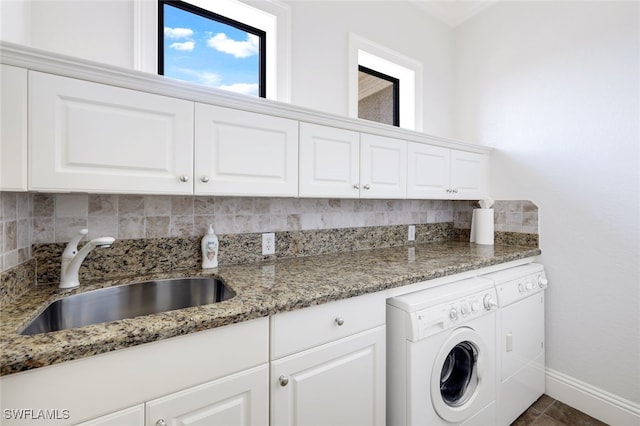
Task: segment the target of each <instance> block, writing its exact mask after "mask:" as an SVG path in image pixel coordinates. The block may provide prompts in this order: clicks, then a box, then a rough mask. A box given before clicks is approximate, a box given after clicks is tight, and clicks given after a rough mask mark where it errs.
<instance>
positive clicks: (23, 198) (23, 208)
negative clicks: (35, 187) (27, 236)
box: [16, 193, 33, 219]
mask: <svg viewBox="0 0 640 426" xmlns="http://www.w3.org/2000/svg"><path fill="white" fill-rule="evenodd" d="M31 199H32V197H31V194H28V193H17V194H16V219H29V218H30V217H31V216H32V215H33V209H32V203H31Z"/></svg>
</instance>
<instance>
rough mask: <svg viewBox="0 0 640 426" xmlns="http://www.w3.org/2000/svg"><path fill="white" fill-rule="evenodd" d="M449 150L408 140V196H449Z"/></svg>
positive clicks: (435, 197) (436, 197) (439, 197)
mask: <svg viewBox="0 0 640 426" xmlns="http://www.w3.org/2000/svg"><path fill="white" fill-rule="evenodd" d="M450 152H451V150H449V149H448V148H442V147H439V146H431V145H425V144H421V143H415V142H409V146H408V160H407V161H408V166H407V197H408V198H431V199H443V198H449V193H448V192H447V189H449V158H450Z"/></svg>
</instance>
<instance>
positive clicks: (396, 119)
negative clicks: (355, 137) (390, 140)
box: [358, 65, 400, 127]
mask: <svg viewBox="0 0 640 426" xmlns="http://www.w3.org/2000/svg"><path fill="white" fill-rule="evenodd" d="M358 71H359V72H363V73H365V74H369V75H372V76H374V77H377V78H380V79H382V80H386V81H388V82H390V83H391V84H392V87H393V90H392V93H393V126H395V127H400V79H399V78H396V77H393V76H390V75H388V74H384V73H381V72H380V71H376V70H374V69H372V68H368V67H365V66H363V65H358ZM358 110H359V108H358ZM359 115H360V114H359V111H358V116H359Z"/></svg>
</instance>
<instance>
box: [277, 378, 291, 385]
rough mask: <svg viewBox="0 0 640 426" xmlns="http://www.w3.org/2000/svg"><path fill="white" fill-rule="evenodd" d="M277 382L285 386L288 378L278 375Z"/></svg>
mask: <svg viewBox="0 0 640 426" xmlns="http://www.w3.org/2000/svg"><path fill="white" fill-rule="evenodd" d="M278 383H280V386H282V387H285V386H287V385H288V384H289V378H288V377H287V376H280V377H278Z"/></svg>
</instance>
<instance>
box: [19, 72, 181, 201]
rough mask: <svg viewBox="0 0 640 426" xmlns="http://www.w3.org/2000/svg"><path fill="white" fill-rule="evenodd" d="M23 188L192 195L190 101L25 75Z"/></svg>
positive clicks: (102, 85)
mask: <svg viewBox="0 0 640 426" xmlns="http://www.w3.org/2000/svg"><path fill="white" fill-rule="evenodd" d="M29 84H30V86H29V88H30V90H29V97H30V99H29V106H30V117H29V130H30V134H29V141H30V144H29V157H30V160H29V179H30V189H32V190H43V191H83V192H107V193H109V192H114V193H152V194H160V193H168V194H191V193H192V192H193V184H192V182H191V179H192V171H193V102H189V101H185V100H180V99H175V98H169V97H166V96H160V95H154V94H149V93H144V92H139V91H135V90H129V89H123V88H118V87H114V86H109V85H104V84H97V83H91V82H87V81H82V80H77V79H71V78H66V77H59V76H54V75H50V74H43V73H39V72H30V83H29Z"/></svg>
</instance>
